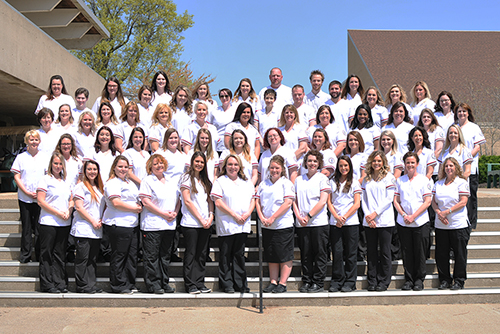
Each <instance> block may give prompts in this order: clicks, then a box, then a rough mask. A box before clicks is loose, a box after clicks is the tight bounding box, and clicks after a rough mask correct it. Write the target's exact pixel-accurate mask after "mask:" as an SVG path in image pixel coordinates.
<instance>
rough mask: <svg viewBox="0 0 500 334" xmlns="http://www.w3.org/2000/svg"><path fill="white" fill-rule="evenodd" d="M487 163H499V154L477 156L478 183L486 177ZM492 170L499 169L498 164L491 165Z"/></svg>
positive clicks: (485, 180)
mask: <svg viewBox="0 0 500 334" xmlns="http://www.w3.org/2000/svg"><path fill="white" fill-rule="evenodd" d="M487 163H498V164H500V156H498V155H482V156H480V157H479V183H486V182H487V177H488V166H487V165H486V164H487ZM492 170H500V165H499V166H492Z"/></svg>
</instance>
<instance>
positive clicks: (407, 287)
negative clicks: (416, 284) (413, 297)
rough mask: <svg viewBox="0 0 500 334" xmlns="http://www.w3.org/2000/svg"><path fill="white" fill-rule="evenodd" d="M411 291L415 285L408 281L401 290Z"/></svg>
mask: <svg viewBox="0 0 500 334" xmlns="http://www.w3.org/2000/svg"><path fill="white" fill-rule="evenodd" d="M411 289H413V283H412V282H410V281H406V282H405V284H403V286H402V287H401V290H403V291H409V290H411Z"/></svg>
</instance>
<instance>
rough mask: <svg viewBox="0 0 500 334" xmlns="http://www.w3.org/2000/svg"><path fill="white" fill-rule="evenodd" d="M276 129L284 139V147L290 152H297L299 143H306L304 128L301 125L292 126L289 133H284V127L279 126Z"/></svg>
mask: <svg viewBox="0 0 500 334" xmlns="http://www.w3.org/2000/svg"><path fill="white" fill-rule="evenodd" d="M278 129H280V130H281V133H282V134H283V136H284V137H285V145H283V146H285V147H288V148H289V149H290V150H292V151H294V152H295V151H297V150H298V149H299V145H300V143H301V142H304V141H305V142H306V143H307V142H308V140H309V138H308V137H307V133H306V127H304V126H303V125H302V124H294V125H293V126H292V127H291V128H290V130H289V131H286V126H285V125H283V126H280V127H279V128H278Z"/></svg>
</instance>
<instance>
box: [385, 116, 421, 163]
mask: <svg viewBox="0 0 500 334" xmlns="http://www.w3.org/2000/svg"><path fill="white" fill-rule="evenodd" d="M413 128H414V126H413V125H411V124H410V123H406V122H403V123H401V124H399V125H398V126H397V127H395V126H394V123H391V124H387V125H386V126H384V127H383V128H382V131H384V130H390V131H392V133H393V134H394V136H395V137H396V140H397V141H398V151H399V153H401V154H403V155H405V154H406V152H408V135H409V134H410V131H411V130H412V129H413Z"/></svg>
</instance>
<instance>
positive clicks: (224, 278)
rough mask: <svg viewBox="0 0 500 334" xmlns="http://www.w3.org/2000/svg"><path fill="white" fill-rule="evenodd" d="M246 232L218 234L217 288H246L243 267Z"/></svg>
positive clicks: (240, 289)
mask: <svg viewBox="0 0 500 334" xmlns="http://www.w3.org/2000/svg"><path fill="white" fill-rule="evenodd" d="M247 236H248V233H237V234H233V235H228V236H223V237H221V236H219V237H218V239H219V253H220V255H219V289H220V290H221V291H224V290H225V289H228V288H233V289H234V290H236V291H239V292H245V291H246V290H247V289H248V283H247V272H246V269H245V242H246V241H247Z"/></svg>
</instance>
